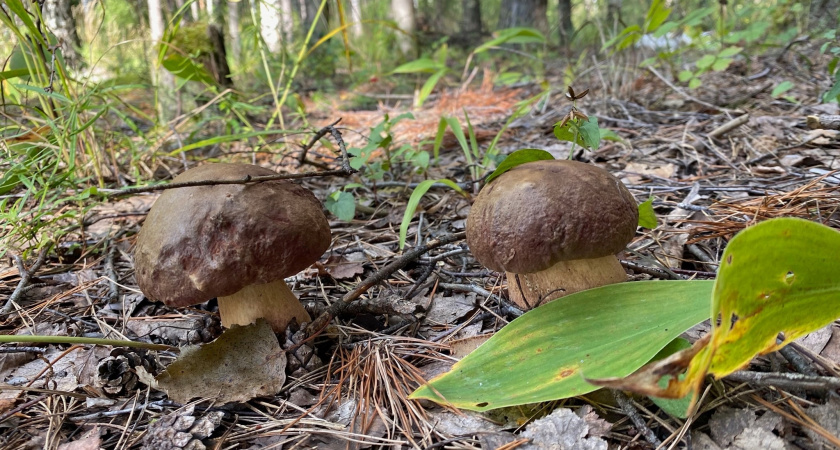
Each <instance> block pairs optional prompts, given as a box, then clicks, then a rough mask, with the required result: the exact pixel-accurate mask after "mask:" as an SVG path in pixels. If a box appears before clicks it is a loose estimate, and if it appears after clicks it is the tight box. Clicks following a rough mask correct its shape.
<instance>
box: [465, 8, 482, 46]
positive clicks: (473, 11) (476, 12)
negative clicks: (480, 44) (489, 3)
mask: <svg viewBox="0 0 840 450" xmlns="http://www.w3.org/2000/svg"><path fill="white" fill-rule="evenodd" d="M461 9H462V10H463V12H462V15H461V34H462V35H464V39H465V40H466V41H467V42H468V44H470V45H471V44H472V43H474V42H475V41H477V40H478V38H479V37H480V36H481V31H482V30H481V2H480V1H479V0H461Z"/></svg>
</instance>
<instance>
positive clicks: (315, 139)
mask: <svg viewBox="0 0 840 450" xmlns="http://www.w3.org/2000/svg"><path fill="white" fill-rule="evenodd" d="M338 122H341V118H338V120H336V121H335V122H333V123H331V124H329V125H327V126H325V127H324V128H321V129H320V130H318V131H317V132H316V133H315V136H312V140H311V141H309V144H307V145H304V146H303V149H301V152H300V156H298V163H300V164H304V163H305V162H307V161H306V153H307V152H308V151H309V149H310V148H312V146H314V145H315V143H316V142H318V141H319V140H321V138H322V137H324V136H326V135H327V133H329V132H330V130H329V129H330V128H333V129H335V128H334V127H335V126H336V125H337V124H338Z"/></svg>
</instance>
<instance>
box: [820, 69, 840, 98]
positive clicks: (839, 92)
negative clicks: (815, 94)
mask: <svg viewBox="0 0 840 450" xmlns="http://www.w3.org/2000/svg"><path fill="white" fill-rule="evenodd" d="M837 73H838V74H840V71H838V72H837ZM823 101H826V102H832V101H834V102H838V103H840V80H834V85H833V86H831V89H829V90H828V92H826V93H825V95H823Z"/></svg>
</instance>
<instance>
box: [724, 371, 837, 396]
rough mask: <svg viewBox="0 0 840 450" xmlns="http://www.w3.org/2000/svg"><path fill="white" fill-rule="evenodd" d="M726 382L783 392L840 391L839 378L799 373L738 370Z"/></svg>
mask: <svg viewBox="0 0 840 450" xmlns="http://www.w3.org/2000/svg"><path fill="white" fill-rule="evenodd" d="M725 379H726V380H730V381H737V382H739V383H750V384H755V385H759V386H770V387H776V388H780V389H784V390H796V389H803V390H806V391H812V392H813V391H816V392H824V391H831V390H834V389H840V378H837V377H821V376H814V375H803V374H801V373H779V372H753V371H748V370H740V371H738V372H733V373H731V374H729V375H727V376H726V378H725Z"/></svg>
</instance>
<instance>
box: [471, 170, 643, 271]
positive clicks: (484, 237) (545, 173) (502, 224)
mask: <svg viewBox="0 0 840 450" xmlns="http://www.w3.org/2000/svg"><path fill="white" fill-rule="evenodd" d="M638 221H639V210H638V206H637V205H636V200H635V199H634V198H633V195H632V194H630V191H628V190H627V188H626V187H624V184H623V183H621V181H619V180H618V179H617V178H616V177H614V176H612V175H611V174H610V173H609V172H607V171H606V170H604V169H601V168H600V167H597V166H594V165H591V164H585V163H581V162H577V161H567V160H547V161H534V162H529V163H525V164H522V165H519V166H516V167H514V168H513V169H511V170H510V171H508V172H506V173H504V174H502V175H501V176H499V177H498V178H496V179H495V180H493V181H492V182H491V183H490V184H488V185H487V186H485V187H484V189H482V190H481V192H480V193H479V194H478V197H477V198H476V200H475V203H474V204H473V206H472V209H471V210H470V214H469V217H468V218H467V243H468V244H469V246H470V250H471V251H472V253H473V255H475V257H476V259H477V260H478V261H479V262H480V263H482V264H483V265H485V266H487V267H489V268H491V269H493V270H497V271H506V272H512V273H533V272H539V271H541V270H545V269H547V268H549V267H551V266H553V265H554V264H556V263H557V262H559V261H567V260H573V259H589V258H599V257H602V256H607V255H610V254H614V253H618V252H619V251H621V250H622V249H624V247H625V246H626V245H627V243H629V242H630V241H631V240H632V239H633V236H634V235H635V234H636V226H637V224H638Z"/></svg>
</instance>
